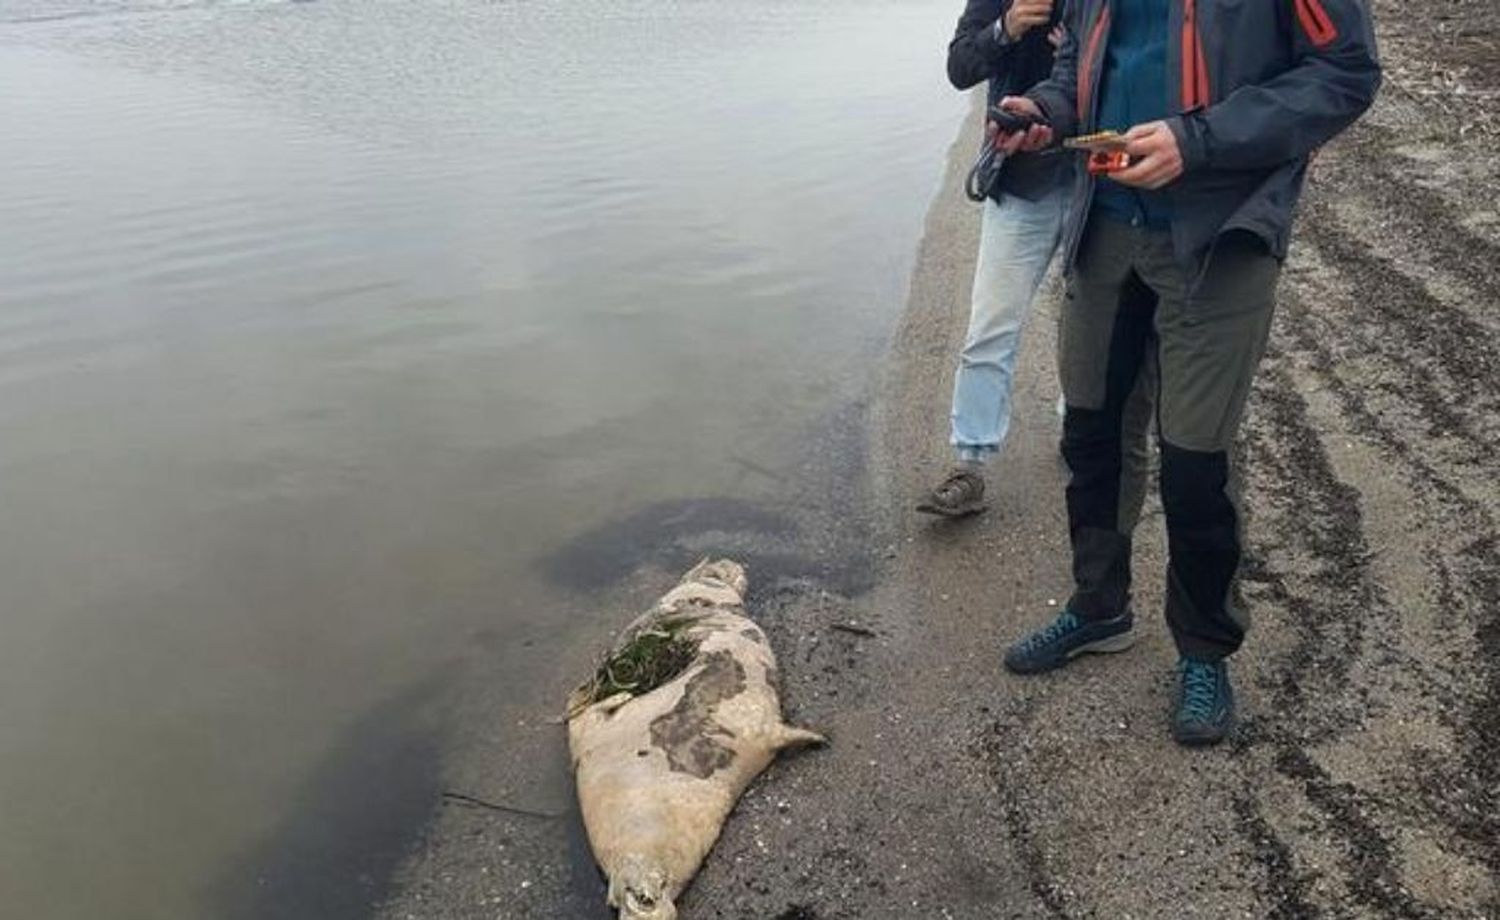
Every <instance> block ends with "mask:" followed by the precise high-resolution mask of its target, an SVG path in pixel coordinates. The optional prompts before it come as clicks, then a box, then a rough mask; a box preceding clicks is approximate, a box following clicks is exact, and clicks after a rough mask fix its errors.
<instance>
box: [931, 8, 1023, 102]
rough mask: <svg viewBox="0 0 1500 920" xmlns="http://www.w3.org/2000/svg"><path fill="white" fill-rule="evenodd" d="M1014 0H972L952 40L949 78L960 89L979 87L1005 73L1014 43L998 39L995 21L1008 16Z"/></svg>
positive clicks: (960, 18)
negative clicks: (1002, 42) (1011, 1)
mask: <svg viewBox="0 0 1500 920" xmlns="http://www.w3.org/2000/svg"><path fill="white" fill-rule="evenodd" d="M1009 8H1010V0H969V3H968V5H967V6H966V7H964V12H963V15H962V16H960V17H959V18H958V28H957V29H956V30H955V31H954V33H953V41H951V42H949V43H948V79H949V80H951V81H952V82H953V85H954V87H956V88H958V89H968V88H969V87H971V86H977V85H978V84H980V83H983V82H984V81H985V80H989V79H993V78H995V77H1000V76H1003V74H1004V71H1005V67H1006V64H1007V61H1008V60H1009V59H1010V57H1011V52H1012V51H1013V50H1014V49H1015V47H1016V46H1015V44H1014V43H1006V44H1001V43H1000V42H998V41H996V39H995V28H994V26H995V21H996V20H998V19H999V18H1000V17H1001V16H1003V15H1005V11H1006V10H1007V9H1009Z"/></svg>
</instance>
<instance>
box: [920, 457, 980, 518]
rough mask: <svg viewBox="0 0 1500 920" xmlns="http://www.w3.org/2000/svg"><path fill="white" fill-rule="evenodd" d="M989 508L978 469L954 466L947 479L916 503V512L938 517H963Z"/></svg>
mask: <svg viewBox="0 0 1500 920" xmlns="http://www.w3.org/2000/svg"><path fill="white" fill-rule="evenodd" d="M988 507H989V503H988V502H986V501H985V500H984V476H982V475H981V474H980V472H979V470H978V468H974V467H969V466H956V467H954V468H953V471H952V472H950V473H949V474H948V478H947V479H944V480H943V481H942V482H940V483H938V484H937V487H936V488H934V489H933V490H932V491H931V492H929V493H927V497H926V498H923V499H922V500H921V501H919V502H917V510H918V511H921V512H923V513H924V514H936V515H938V516H940V517H950V518H956V517H965V516H967V515H970V514H978V513H979V512H981V511H983V510H984V509H986V508H988Z"/></svg>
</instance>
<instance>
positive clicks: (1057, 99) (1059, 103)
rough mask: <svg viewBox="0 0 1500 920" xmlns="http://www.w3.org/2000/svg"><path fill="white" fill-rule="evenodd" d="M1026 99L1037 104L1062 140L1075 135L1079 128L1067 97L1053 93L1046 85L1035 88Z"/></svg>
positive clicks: (1059, 93)
mask: <svg viewBox="0 0 1500 920" xmlns="http://www.w3.org/2000/svg"><path fill="white" fill-rule="evenodd" d="M1026 98H1028V99H1030V100H1031V101H1032V102H1035V103H1036V105H1037V108H1039V109H1041V110H1042V115H1043V116H1045V117H1046V119H1047V124H1049V125H1051V127H1052V130H1053V132H1054V133H1056V134H1057V135H1058V137H1059V139H1060V138H1062V137H1066V136H1068V135H1071V134H1073V133H1075V129H1076V128H1077V124H1076V119H1075V118H1074V112H1073V106H1072V104H1071V103H1070V102H1069V101H1068V98H1067V96H1066V95H1064V94H1063V93H1061V92H1056V91H1053V90H1052V89H1051V88H1050V87H1047V86H1045V85H1042V86H1037V87H1034V88H1033V89H1032V90H1031V92H1029V93H1026Z"/></svg>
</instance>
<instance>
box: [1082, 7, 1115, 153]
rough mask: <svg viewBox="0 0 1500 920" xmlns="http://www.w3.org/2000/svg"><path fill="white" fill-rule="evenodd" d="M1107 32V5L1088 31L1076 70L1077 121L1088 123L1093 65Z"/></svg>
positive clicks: (1092, 84)
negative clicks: (1080, 65) (1079, 64)
mask: <svg viewBox="0 0 1500 920" xmlns="http://www.w3.org/2000/svg"><path fill="white" fill-rule="evenodd" d="M1107 34H1109V7H1108V6H1106V7H1104V8H1103V9H1101V10H1100V11H1099V18H1098V19H1096V20H1094V28H1093V29H1092V30H1091V31H1090V32H1089V41H1088V44H1087V45H1085V46H1084V49H1083V66H1082V67H1081V68H1079V71H1078V122H1079V124H1080V125H1086V124H1088V118H1089V103H1090V102H1092V101H1093V100H1092V97H1093V94H1094V65H1095V64H1096V63H1097V58H1098V56H1099V47H1100V44H1101V42H1103V40H1104V36H1105V35H1107Z"/></svg>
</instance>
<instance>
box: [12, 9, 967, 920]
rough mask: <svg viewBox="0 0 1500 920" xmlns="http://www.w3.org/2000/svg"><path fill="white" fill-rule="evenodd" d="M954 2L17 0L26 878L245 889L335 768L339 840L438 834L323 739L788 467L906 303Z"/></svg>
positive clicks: (19, 606)
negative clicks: (635, 526) (630, 532)
mask: <svg viewBox="0 0 1500 920" xmlns="http://www.w3.org/2000/svg"><path fill="white" fill-rule="evenodd" d="M951 6H952V4H949V3H932V2H920V0H891V2H886V3H877V4H868V3H853V2H845V0H819V2H771V3H765V2H759V3H750V2H741V0H722V2H714V3H704V2H687V0H623V2H615V3H608V4H598V3H588V2H583V3H578V2H575V3H562V2H528V0H516V2H482V0H447V2H438V0H434V2H421V3H415V2H406V0H384V2H371V0H322V2H313V3H282V2H274V0H241V2H230V0H222V2H211V0H182V2H169V0H154V2H152V0H115V2H85V0H7V2H6V3H4V4H3V5H0V153H3V158H0V214H3V215H4V219H3V221H0V433H3V434H0V615H3V625H0V630H3V637H0V892H3V895H0V896H3V900H4V904H5V910H4V913H5V914H6V915H7V916H12V915H13V916H18V917H35V918H44V917H45V918H51V917H63V918H72V917H91V918H98V917H110V918H137V917H139V918H148V917H149V918H202V917H210V916H216V915H222V913H223V909H222V902H223V899H224V898H225V892H226V890H228V889H226V887H225V878H226V877H233V875H234V874H235V873H236V872H238V871H245V872H247V873H250V874H251V875H253V873H254V871H255V869H254V867H253V866H248V867H247V863H246V860H247V859H249V858H250V857H251V856H252V855H254V854H257V853H258V854H260V855H261V857H264V856H265V850H266V848H267V841H274V840H277V839H278V838H277V837H276V836H275V835H276V834H277V829H278V828H281V827H284V826H285V825H286V823H287V822H288V820H289V819H290V818H291V817H292V814H291V813H292V812H293V811H294V810H299V811H300V813H301V816H302V818H303V820H304V823H306V822H307V809H308V808H309V803H308V801H307V790H308V789H309V788H310V787H309V783H313V784H314V785H316V786H317V787H318V788H324V789H327V788H336V789H340V790H342V795H343V796H344V798H345V799H347V801H346V802H345V805H346V806H347V807H342V808H337V809H333V810H331V811H329V812H328V813H327V815H326V816H323V815H321V813H319V812H317V811H316V808H314V810H313V819H312V823H314V824H316V826H317V827H318V834H319V835H320V836H318V837H317V839H316V840H314V841H313V842H312V843H307V842H306V841H304V844H305V845H306V846H307V847H308V848H309V849H310V850H325V849H328V848H331V847H337V846H338V842H339V841H341V840H355V841H365V840H366V839H374V838H381V837H382V836H384V837H390V836H392V835H396V836H399V835H400V834H402V833H405V832H407V831H408V830H409V824H410V821H409V820H408V818H409V814H408V813H412V812H413V808H415V809H416V812H415V813H417V814H418V816H420V811H421V809H420V807H417V806H413V805H412V804H411V802H409V801H403V800H402V799H401V793H402V789H400V788H394V789H393V788H390V787H387V786H383V785H382V783H383V782H384V780H378V781H377V780H376V779H373V778H372V775H371V774H369V773H367V772H362V771H359V770H357V769H353V768H349V769H343V770H334V771H333V772H332V773H329V772H328V771H329V769H330V768H329V766H328V764H329V763H343V762H348V761H347V759H346V760H339V759H338V758H332V759H330V755H331V752H334V751H335V750H339V749H342V748H345V747H348V746H349V745H351V744H352V745H354V746H355V747H356V748H357V747H358V746H359V745H360V744H373V747H371V750H372V751H375V752H377V753H374V754H371V756H370V758H369V759H370V760H371V761H372V762H378V763H379V764H381V765H383V766H382V768H390V769H394V770H395V771H396V772H397V773H398V774H401V775H407V774H408V773H410V771H405V768H404V767H402V766H400V763H398V764H397V766H396V767H390V763H391V762H392V761H393V760H395V761H400V759H401V758H408V759H415V760H420V761H424V762H425V761H429V760H431V759H433V758H434V757H436V756H438V755H437V754H436V753H435V752H433V751H430V750H427V749H425V748H421V746H420V745H419V744H417V743H416V742H411V743H409V744H408V743H406V742H407V740H409V738H408V736H404V735H402V734H401V733H402V732H403V731H404V724H405V723H404V722H403V718H404V717H403V716H401V715H400V714H399V713H397V714H394V715H393V709H392V707H394V708H395V709H396V710H400V709H401V708H402V707H403V706H408V705H409V704H410V705H415V704H411V702H410V701H411V700H413V699H418V698H420V697H421V694H422V693H423V692H425V691H424V690H423V689H422V688H425V687H430V686H432V685H433V684H434V682H437V683H440V682H441V679H442V675H443V673H444V670H445V668H446V667H447V664H448V663H449V662H451V661H452V660H453V659H454V657H455V656H456V655H460V654H463V653H466V651H467V650H470V649H471V648H472V647H473V644H474V642H475V637H476V636H481V637H485V640H484V641H485V644H484V648H485V650H486V651H485V654H487V655H491V656H493V658H494V661H495V668H494V674H495V675H497V676H496V678H495V679H496V680H499V681H515V682H517V683H518V684H519V683H522V682H527V681H530V680H533V679H536V678H538V677H539V676H542V675H549V674H550V672H549V671H548V670H547V669H548V667H549V661H550V660H551V659H552V658H554V657H555V653H556V651H557V650H558V649H560V648H563V647H566V643H568V642H569V641H570V637H571V636H572V635H573V634H574V629H575V628H576V625H577V624H575V623H572V622H569V621H564V620H562V619H560V612H559V611H561V610H562V609H563V607H562V606H561V605H560V604H559V600H558V599H559V598H560V597H562V596H564V595H565V594H566V593H567V592H569V591H572V590H575V589H579V590H596V591H597V590H602V589H607V587H608V584H609V582H610V579H611V578H614V577H617V576H618V575H619V574H620V573H619V572H616V571H615V568H621V569H623V568H628V566H629V564H630V563H631V562H632V561H634V560H635V558H636V556H634V555H632V554H631V552H629V551H621V550H619V547H620V546H624V545H627V544H629V543H630V539H629V537H628V536H620V537H617V538H616V539H615V543H614V544H613V547H614V548H613V549H611V548H610V547H608V546H606V547H605V548H604V549H602V550H601V551H600V552H598V553H595V554H593V555H590V553H589V552H588V551H587V550H588V547H589V546H591V545H592V544H590V543H589V542H588V541H589V540H590V539H593V540H595V541H596V542H597V541H598V540H599V539H600V537H599V536H598V534H600V533H601V532H603V533H606V534H608V533H609V532H610V531H609V527H610V526H611V522H617V521H620V520H633V519H632V518H631V515H637V516H640V515H642V514H644V515H645V517H644V518H638V519H641V520H646V521H651V520H656V519H657V518H662V519H661V520H657V524H658V525H659V527H661V528H670V527H672V526H677V525H680V524H681V520H682V517H681V515H680V514H679V515H678V517H677V518H672V512H671V510H670V509H671V508H672V507H673V506H672V505H671V504H670V503H671V502H675V501H681V500H690V499H701V498H705V497H711V498H713V499H714V500H715V501H727V502H733V501H736V500H738V499H744V498H747V497H752V496H748V495H747V493H748V492H750V491H752V490H753V489H754V488H761V489H764V488H767V482H765V481H758V483H759V484H758V485H757V486H754V487H752V486H751V485H747V476H748V477H749V478H750V479H752V480H753V479H755V474H754V473H753V471H755V470H762V471H764V470H766V469H772V470H775V469H778V468H780V466H779V465H781V464H784V463H785V462H786V458H789V457H793V456H796V455H797V454H798V452H799V451H800V450H801V449H802V448H803V447H805V444H803V443H801V442H802V441H803V439H805V438H807V437H809V436H812V437H816V429H815V427H810V426H812V423H813V422H814V421H815V420H816V419H818V418H820V417H823V416H824V415H825V414H826V413H829V412H830V411H832V410H834V409H836V408H837V407H838V406H840V405H842V404H843V403H845V402H846V401H848V400H849V399H850V398H851V396H852V395H853V394H855V393H857V392H858V390H859V388H860V387H861V386H862V385H863V384H864V382H865V381H866V380H868V377H869V372H870V370H871V368H870V362H871V361H872V360H874V359H876V358H878V356H879V354H880V345H881V343H882V342H883V341H884V338H885V336H886V335H887V333H888V331H889V326H890V323H891V322H892V320H893V319H894V317H895V316H896V314H897V312H898V309H899V305H900V303H901V299H902V295H903V293H904V287H905V283H906V275H907V271H908V267H909V263H910V260H911V256H912V252H913V250H914V247H915V243H916V241H917V238H918V235H919V233H920V229H921V219H922V214H923V211H924V209H925V206H926V204H927V200H928V198H929V196H930V195H931V194H932V192H933V191H934V188H935V183H936V179H937V177H938V175H939V171H940V168H941V160H942V154H943V151H944V150H945V148H946V146H947V145H948V143H949V142H950V140H951V138H952V135H953V130H954V126H955V124H956V122H957V119H958V118H959V117H960V114H961V112H962V109H963V102H962V100H960V99H959V98H958V96H957V95H956V94H954V93H952V92H951V90H949V89H948V88H947V87H946V84H945V82H944V80H943V74H942V55H943V47H944V42H945V40H946V37H947V33H948V30H949V28H950V26H951V22H952V17H953V15H955V13H956V10H954V9H950V7H951ZM809 431H812V432H813V434H811V435H809ZM747 470H750V471H752V472H751V473H749V474H747ZM789 475H791V474H789ZM771 487H773V488H774V477H772V480H771ZM663 503H667V504H663ZM685 507H687V506H685ZM693 507H698V508H700V511H698V512H691V511H684V512H683V513H687V514H689V516H690V515H691V514H692V513H704V512H703V511H702V510H701V509H702V508H708V509H712V508H713V507H714V506H713V505H711V504H710V505H706V506H693ZM731 507H733V506H731ZM653 508H654V509H658V511H657V512H652V511H650V510H649V509H653ZM660 509H667V511H666V512H662V511H660ZM653 514H655V515H656V516H655V517H653V516H652V515H653ZM663 514H665V517H663ZM674 520H675V521H676V522H677V524H674V523H673V521H674ZM616 526H617V525H616ZM702 526H703V527H711V526H712V525H711V523H705V524H703V525H702ZM601 528H603V530H602V531H601ZM591 535H592V536H591ZM607 539H608V538H606V541H607ZM580 541H582V542H580ZM643 545H647V548H648V549H649V545H648V544H643ZM580 546H581V547H583V550H581V551H580V550H579V549H578V547H580ZM637 548H639V547H637ZM570 552H571V553H572V554H571V555H570ZM622 552H623V555H622ZM611 553H613V555H611ZM547 560H551V562H550V563H549V562H547ZM558 560H563V562H562V564H561V567H559V563H558ZM591 560H592V562H591ZM611 566H613V567H614V568H610V567H611ZM591 568H593V569H595V570H593V571H590V569H591ZM569 573H571V574H572V575H573V576H576V577H574V578H572V579H570V577H569ZM570 580H571V581H572V582H573V583H571V584H570V583H569V582H570ZM521 636H524V637H525V644H524V645H523V644H522V643H521V642H519V641H517V639H518V637H521ZM403 701H404V702H403ZM383 732H384V733H386V734H388V735H390V738H387V739H386V740H387V741H388V742H390V743H389V744H386V745H385V746H384V747H382V746H381V744H378V743H373V742H371V740H370V739H371V738H378V737H379V736H381V735H382V733H383ZM351 739H353V740H351ZM403 744H405V746H404V747H403ZM392 745H394V747H393V746H392ZM413 745H416V746H415V747H413ZM391 751H395V753H394V754H392V753H390V752H391ZM381 752H383V753H381ZM356 762H357V761H356ZM401 762H402V763H404V761H401ZM403 771H405V772H403ZM398 785H399V784H398ZM417 794H419V793H413V795H417ZM403 809H405V811H403ZM403 815H405V816H406V817H403ZM351 816H362V817H351ZM278 846H279V844H278ZM283 856H285V854H283ZM286 858H290V857H286ZM246 883H247V884H249V885H252V886H253V884H254V879H253V878H248V879H246ZM372 884H376V883H374V882H372ZM231 887H232V886H231ZM357 901H358V898H352V899H351V900H350V903H351V904H353V903H355V902H357ZM330 903H331V902H330ZM330 910H331V909H328V908H325V909H323V910H320V911H319V912H318V915H320V916H329V915H331V914H330ZM339 910H340V911H342V910H343V908H339ZM349 911H350V912H357V911H356V910H355V908H354V907H349ZM309 915H311V914H309Z"/></svg>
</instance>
